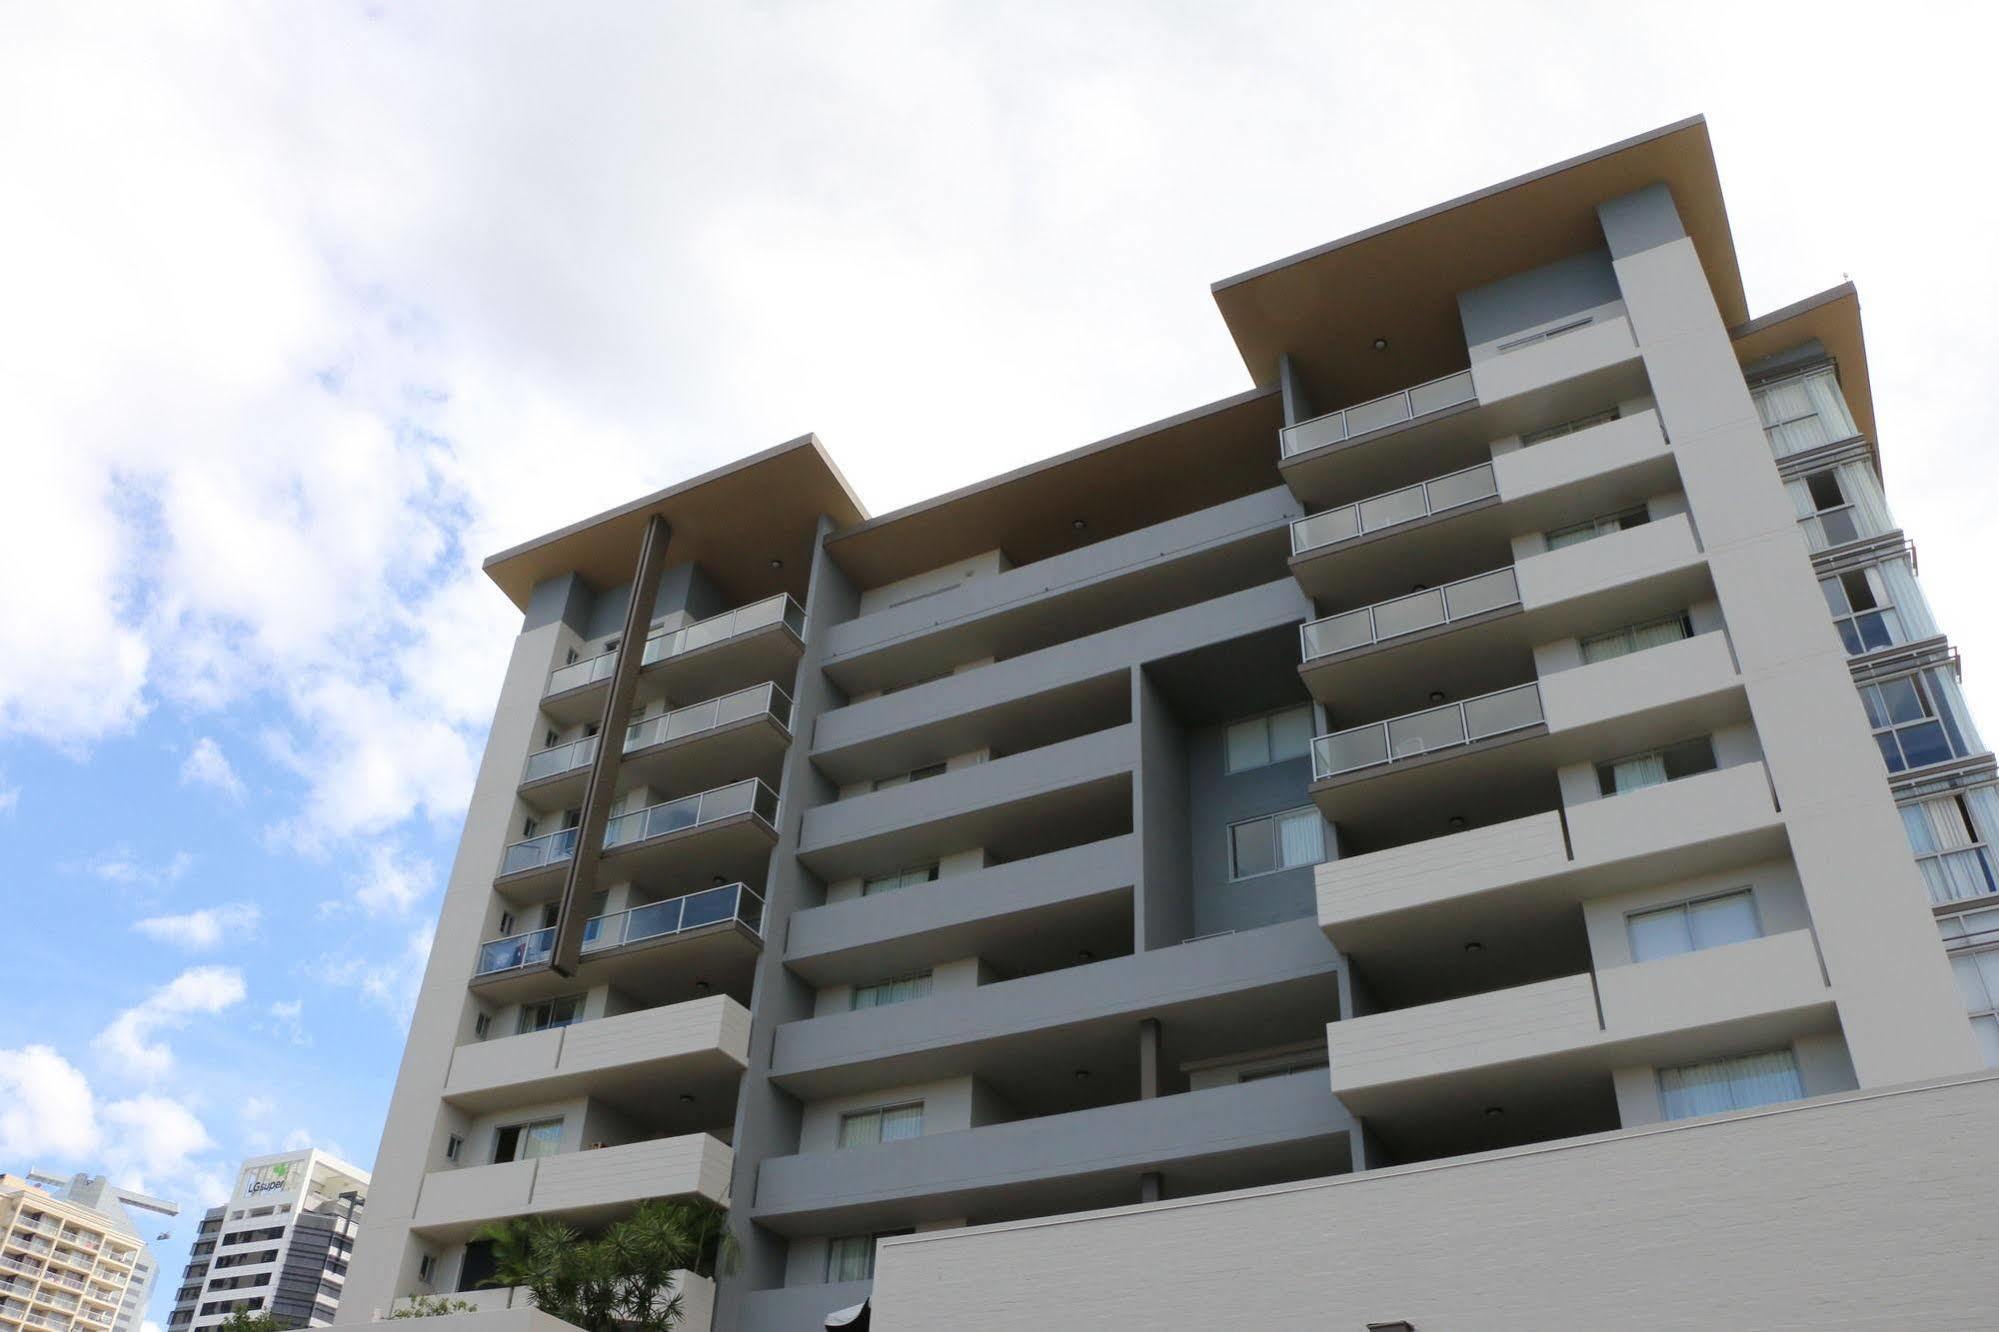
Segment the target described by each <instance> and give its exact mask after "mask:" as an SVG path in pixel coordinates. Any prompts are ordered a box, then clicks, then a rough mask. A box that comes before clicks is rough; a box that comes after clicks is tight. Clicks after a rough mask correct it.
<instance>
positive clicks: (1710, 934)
mask: <svg viewBox="0 0 1999 1332" xmlns="http://www.w3.org/2000/svg"><path fill="white" fill-rule="evenodd" d="M1624 926H1625V930H1626V932H1627V933H1628V934H1629V935H1630V937H1631V960H1632V961H1633V962H1653V961H1656V960H1658V959H1659V958H1662V957H1678V956H1679V955H1680V954H1681V953H1698V952H1700V951H1701V950H1702V949H1704V948H1719V947H1721V946H1722V945H1723V944H1732V943H1741V942H1742V941H1743V940H1744V939H1755V938H1759V937H1761V935H1762V933H1763V929H1762V927H1761V925H1759V924H1758V923H1757V919H1756V898H1755V895H1754V894H1752V893H1751V892H1750V891H1749V889H1747V888H1739V889H1737V890H1735V891H1734V892H1730V893H1723V894H1721V895H1720V896H1718V897H1704V898H1698V899H1696V900H1694V901H1691V902H1678V903H1675V904H1674V905H1672V906H1669V907H1659V908H1656V909H1654V910H1650V911H1634V912H1632V913H1631V914H1630V915H1628V916H1626V917H1625V918H1624Z"/></svg>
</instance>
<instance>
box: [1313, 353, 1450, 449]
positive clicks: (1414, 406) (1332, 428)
mask: <svg viewBox="0 0 1999 1332" xmlns="http://www.w3.org/2000/svg"><path fill="white" fill-rule="evenodd" d="M1477 397H1478V390H1477V389H1475V388H1474V387H1473V386H1472V378H1471V371H1469V370H1460V371H1458V372H1457V373H1456V374H1454V375H1445V376H1444V377H1443V378H1442V379H1433V380H1431V381H1430V382H1429V383H1427V384H1418V385H1416V387H1414V388H1407V389H1402V390H1400V391H1398V392H1395V393H1391V394H1389V395H1388V396H1387V397H1385V398H1376V399H1374V400H1373V401H1371V402H1362V403H1356V404H1355V405H1353V406H1352V407H1343V408H1341V409H1340V410H1339V411H1337V412H1327V413H1326V414H1325V415H1324V416H1319V417H1314V418H1313V419H1312V420H1310V421H1300V422H1299V423H1298V424H1297V425H1294V426H1287V427H1285V429H1284V431H1283V433H1282V435H1281V436H1280V438H1281V439H1282V440H1283V444H1282V448H1283V453H1284V456H1285V457H1287V458H1289V457H1291V456H1292V455H1294V454H1299V453H1303V452H1305V451H1306V450H1307V449H1316V448H1319V447H1321V446H1322V445H1326V444H1337V443H1339V442H1340V441H1341V440H1345V439H1351V438H1353V437H1354V436H1355V435H1364V434H1366V433H1368V432H1369V431H1370V430H1380V429H1381V428H1383V427H1384V426H1392V425H1400V424H1402V423H1403V422H1404V421H1413V420H1415V419H1416V418H1417V417H1419V416H1428V415H1430V414H1431V413H1432V412H1441V411H1443V410H1444V409H1445V408H1447V407H1456V406H1457V405H1459V404H1460V403H1466V402H1471V401H1473V400H1475V399H1476V398H1477Z"/></svg>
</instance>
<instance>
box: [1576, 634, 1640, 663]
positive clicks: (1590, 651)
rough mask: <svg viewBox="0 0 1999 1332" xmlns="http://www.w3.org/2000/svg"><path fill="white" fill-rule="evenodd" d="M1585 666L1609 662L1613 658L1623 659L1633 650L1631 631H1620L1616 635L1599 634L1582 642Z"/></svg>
mask: <svg viewBox="0 0 1999 1332" xmlns="http://www.w3.org/2000/svg"><path fill="white" fill-rule="evenodd" d="M1582 650H1583V664H1584V665H1589V664H1591V663H1594V662H1599V661H1609V660H1610V659H1611V658H1612V657H1622V656H1624V655H1625V654H1626V653H1628V652H1630V651H1631V650H1632V647H1631V631H1630V630H1628V629H1619V630H1618V631H1617V632H1616V633H1614V634H1598V635H1596V636H1595V637H1594V638H1585V639H1584V640H1583V641H1582Z"/></svg>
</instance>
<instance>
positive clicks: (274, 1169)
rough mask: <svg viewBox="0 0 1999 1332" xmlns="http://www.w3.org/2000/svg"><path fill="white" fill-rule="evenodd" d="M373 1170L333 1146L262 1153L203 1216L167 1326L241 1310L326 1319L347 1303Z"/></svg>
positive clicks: (178, 1331) (204, 1324)
mask: <svg viewBox="0 0 1999 1332" xmlns="http://www.w3.org/2000/svg"><path fill="white" fill-rule="evenodd" d="M367 1197H368V1173H367V1172H366V1171H364V1170H360V1169H357V1168H356V1167H354V1166H351V1165H349V1164H347V1163H346V1162H345V1161H342V1160H340V1159H339V1158H337V1157H334V1156H330V1155H328V1154H327V1153H325V1152H321V1151H317V1150H312V1151H301V1152H284V1153H280V1154H278V1155H275V1156H253V1157H251V1158H250V1159H249V1160H247V1161H245V1162H243V1165H242V1167H241V1168H240V1169H239V1170H238V1171H237V1175H236V1191H235V1192H234V1193H232V1194H231V1195H230V1197H229V1201H228V1202H226V1203H224V1204H223V1205H222V1206H220V1207H211V1208H209V1209H208V1211H207V1213H206V1214H205V1215H204V1216H203V1217H202V1219H201V1228H200V1230H199V1231H198V1232H197V1233H196V1235H195V1240H194V1247H193V1250H192V1252H191V1254H190V1255H189V1258H188V1264H187V1267H186V1269H185V1270H184V1271H183V1272H182V1273H181V1286H180V1289H179V1290H177V1291H175V1292H174V1308H173V1313H172V1314H171V1315H169V1316H168V1319H167V1326H168V1327H169V1328H170V1329H173V1332H188V1329H202V1328H210V1327H215V1326H217V1325H218V1324H220V1323H222V1322H223V1321H224V1320H226V1319H227V1318H228V1317H229V1315H230V1314H232V1313H236V1312H238V1311H242V1312H247V1313H267V1314H269V1315H271V1316H272V1317H274V1318H276V1319H277V1320H278V1323H279V1325H280V1326H283V1327H324V1326H326V1325H327V1324H329V1323H331V1322H333V1320H334V1315H335V1314H336V1313H337V1312H338V1311H339V1309H340V1300H341V1295H342V1292H343V1290H344V1288H345V1285H346V1281H347V1267H348V1263H349V1262H350V1261H351V1260H352V1257H353V1252H354V1237H355V1235H356V1233H357V1230H358V1227H359V1224H360V1217H361V1213H362V1207H363V1205H364V1204H365V1203H366V1202H367Z"/></svg>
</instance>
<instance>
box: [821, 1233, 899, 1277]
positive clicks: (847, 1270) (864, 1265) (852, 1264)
mask: <svg viewBox="0 0 1999 1332" xmlns="http://www.w3.org/2000/svg"><path fill="white" fill-rule="evenodd" d="M915 1233H916V1232H915V1231H913V1230H878V1231H876V1232H875V1233H874V1234H872V1235H842V1236H840V1237H839V1238H838V1239H834V1240H829V1241H827V1244H826V1280H827V1281H829V1282H832V1281H869V1280H872V1279H873V1278H874V1274H875V1243H876V1241H878V1240H885V1239H888V1238H889V1237H890V1236H893V1235H913V1234H915Z"/></svg>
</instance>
